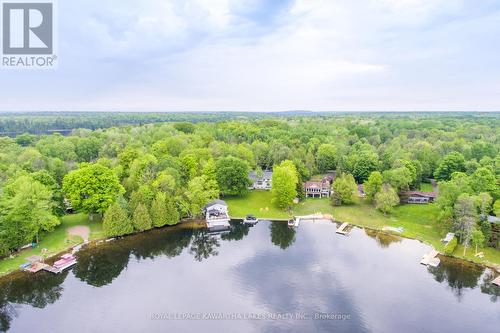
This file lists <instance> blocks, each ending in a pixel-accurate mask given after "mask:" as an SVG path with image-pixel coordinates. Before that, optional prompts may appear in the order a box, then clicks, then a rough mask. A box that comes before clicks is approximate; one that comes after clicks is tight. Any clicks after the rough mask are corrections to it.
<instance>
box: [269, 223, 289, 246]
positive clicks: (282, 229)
mask: <svg viewBox="0 0 500 333" xmlns="http://www.w3.org/2000/svg"><path fill="white" fill-rule="evenodd" d="M269 229H270V230H271V242H272V243H273V244H274V245H276V246H279V247H280V248H281V249H282V250H286V248H287V247H289V246H290V245H292V244H293V242H295V229H293V228H289V227H288V225H287V224H286V223H283V222H271V224H270V225H269Z"/></svg>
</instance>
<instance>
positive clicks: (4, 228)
mask: <svg viewBox="0 0 500 333" xmlns="http://www.w3.org/2000/svg"><path fill="white" fill-rule="evenodd" d="M53 206H54V202H53V200H52V192H51V191H50V189H49V188H47V187H46V186H44V185H42V184H41V183H40V182H38V181H36V180H34V179H33V178H32V177H30V176H28V175H21V176H19V177H17V178H16V179H14V180H13V181H12V182H9V183H8V184H7V185H6V186H5V187H4V188H3V193H2V194H1V196H0V237H1V238H0V243H3V244H4V246H3V247H4V250H5V249H17V248H19V247H21V246H23V245H26V244H27V243H31V242H32V241H34V240H35V239H37V238H38V235H39V233H40V232H41V231H52V230H53V229H54V228H55V227H56V226H57V225H58V224H59V223H60V221H59V219H58V218H57V217H56V216H54V214H53Z"/></svg>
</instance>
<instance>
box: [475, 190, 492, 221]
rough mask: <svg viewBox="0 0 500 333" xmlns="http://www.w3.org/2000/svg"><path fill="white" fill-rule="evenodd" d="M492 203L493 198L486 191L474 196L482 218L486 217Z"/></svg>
mask: <svg viewBox="0 0 500 333" xmlns="http://www.w3.org/2000/svg"><path fill="white" fill-rule="evenodd" d="M492 203H493V199H492V198H491V195H490V194H489V193H487V192H485V193H479V194H478V195H477V196H476V204H477V208H478V209H479V216H480V217H481V219H482V220H485V219H487V217H488V215H489V214H490V212H491V204H492Z"/></svg>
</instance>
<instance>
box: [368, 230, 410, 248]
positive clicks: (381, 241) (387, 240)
mask: <svg viewBox="0 0 500 333" xmlns="http://www.w3.org/2000/svg"><path fill="white" fill-rule="evenodd" d="M365 234H366V235H367V236H369V237H370V238H373V239H374V240H375V241H376V242H377V244H378V245H380V247H384V248H385V247H389V245H391V244H392V243H399V242H401V237H399V236H396V235H391V234H387V233H383V232H380V231H377V230H373V229H365Z"/></svg>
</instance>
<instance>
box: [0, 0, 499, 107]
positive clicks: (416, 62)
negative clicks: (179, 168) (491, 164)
mask: <svg viewBox="0 0 500 333" xmlns="http://www.w3.org/2000/svg"><path fill="white" fill-rule="evenodd" d="M269 5H270V3H269V2H266V1H262V0H244V1H237V0H213V1H207V0H170V1H167V0H144V1H140V2H138V1H131V0H130V1H125V0H122V1H118V0H104V1H103V0H100V1H98V0H86V1H85V2H83V0H75V1H71V2H65V3H64V4H63V3H60V9H59V14H60V30H61V33H60V38H61V40H60V49H61V54H60V59H61V65H60V67H59V69H58V70H57V71H56V72H54V73H50V74H49V75H46V74H44V73H39V72H31V73H23V74H18V73H16V72H12V71H11V72H5V75H3V78H5V80H3V81H2V82H1V83H0V85H1V86H0V87H2V90H1V91H2V92H0V98H3V100H4V101H7V102H5V103H3V106H2V108H5V109H12V108H14V109H16V108H17V109H23V108H28V107H29V108H36V107H37V105H38V108H52V107H54V108H59V109H89V108H90V109H115V110H116V109H121V108H123V109H127V110H129V109H135V110H141V109H142V110H148V109H155V110H161V109H163V110H188V109H192V110H217V109H225V110H272V109H318V110H337V109H367V110H375V109H379V110H383V109H396V108H400V109H412V110H413V109H436V108H445V109H446V108H447V106H448V108H450V109H456V108H463V109H467V108H472V107H473V108H477V109H479V108H490V109H491V108H495V107H496V108H500V97H498V96H497V94H495V93H494V89H493V87H496V86H498V85H499V79H498V77H500V75H499V74H500V67H499V66H498V62H497V60H495V59H494V57H493V56H491V55H493V54H498V52H500V49H499V48H500V46H498V45H499V43H498V37H497V36H499V35H500V27H499V26H498V24H496V23H495V22H498V20H499V19H500V11H499V10H500V8H499V7H500V6H496V7H495V6H493V5H492V3H490V2H488V5H487V6H486V5H484V6H485V7H482V6H481V5H480V4H478V3H477V2H475V1H471V0H469V1H467V0H361V1H343V0H297V1H295V2H294V3H293V5H292V6H290V7H289V8H288V10H286V9H285V10H281V11H276V12H273V9H272V8H267V7H263V8H260V9H261V10H260V11H259V10H257V9H259V8H256V7H259V6H269ZM284 8H287V7H284ZM261 12H264V13H266V14H268V15H271V16H272V15H277V17H276V20H266V21H263V22H259V21H255V20H254V18H253V17H252V18H249V17H246V16H245V15H246V14H247V13H251V14H252V15H258V13H261ZM255 13H257V14H255ZM468 45H474V47H473V48H471V47H469V46H468ZM42 79H43V80H49V81H48V82H49V83H50V84H48V85H46V86H44V87H42V88H40V87H39V86H38V84H37V82H40V81H39V80H42ZM479 84H482V87H481V89H479V88H478V86H479ZM21 88H22V89H24V91H26V90H28V91H29V92H30V93H31V94H33V95H34V96H35V97H34V98H33V99H32V100H34V101H35V102H30V104H28V101H27V100H26V99H22V98H16V97H13V96H19V95H16V91H23V90H22V89H21ZM16 89H17V90H16ZM37 94H38V95H39V96H37ZM7 97H8V98H7ZM37 101H39V104H37Z"/></svg>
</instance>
